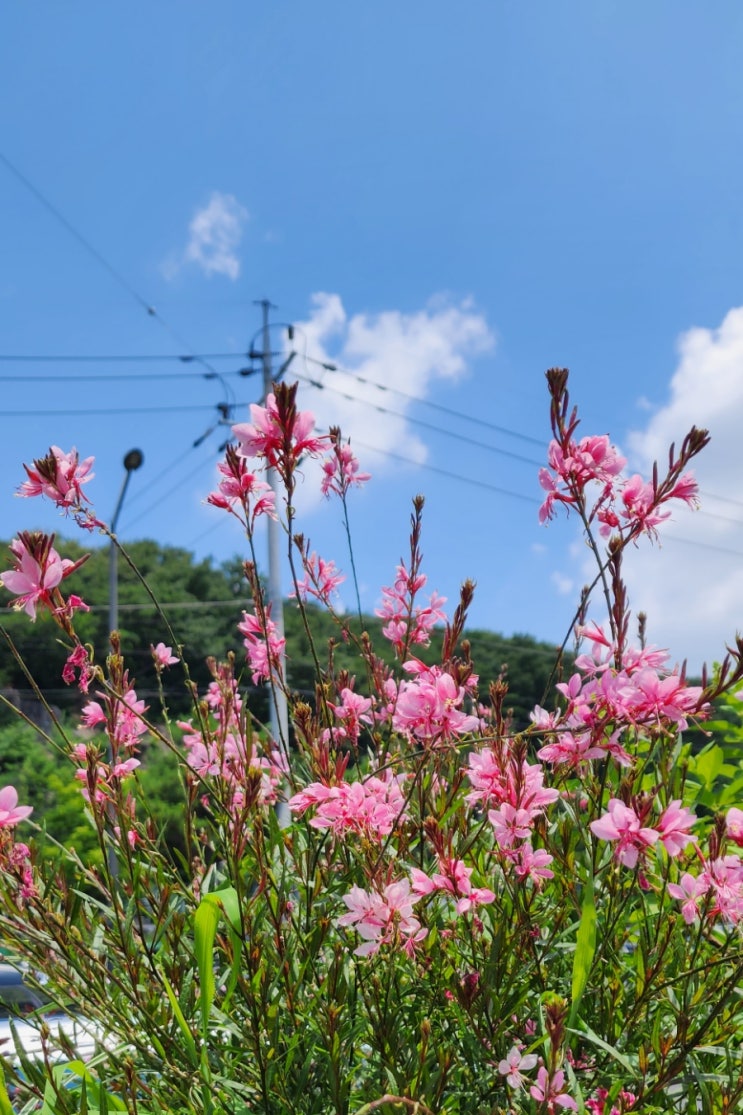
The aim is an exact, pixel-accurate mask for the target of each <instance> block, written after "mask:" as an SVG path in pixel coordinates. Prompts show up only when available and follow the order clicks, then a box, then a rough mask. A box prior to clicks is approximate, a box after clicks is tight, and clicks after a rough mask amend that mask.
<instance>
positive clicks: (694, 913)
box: [668, 871, 709, 925]
mask: <svg viewBox="0 0 743 1115" xmlns="http://www.w3.org/2000/svg"><path fill="white" fill-rule="evenodd" d="M708 890H709V880H708V879H706V878H704V876H699V877H698V878H695V877H694V875H690V874H689V873H688V871H685V872H684V874H683V875H682V876H681V879H680V881H679V882H678V883H669V884H668V893H669V894H670V896H671V898H676V899H678V900H679V902H681V913H682V915H683V918H684V921H685V922H686V924H687V925H691V924H692V922H694V921H696V920H697V919H698V917H699V902H700V899H702V898H704V896H705V894H706V893H707V891H708Z"/></svg>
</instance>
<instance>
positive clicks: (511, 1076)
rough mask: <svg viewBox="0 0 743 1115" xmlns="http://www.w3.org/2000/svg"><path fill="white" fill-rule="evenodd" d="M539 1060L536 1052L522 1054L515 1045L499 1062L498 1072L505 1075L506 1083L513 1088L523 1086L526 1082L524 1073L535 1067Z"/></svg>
mask: <svg viewBox="0 0 743 1115" xmlns="http://www.w3.org/2000/svg"><path fill="white" fill-rule="evenodd" d="M538 1062H539V1058H538V1057H537V1055H536V1053H526V1054H524V1055H522V1053H521V1050H520V1049H519V1047H518V1046H517V1045H514V1046H512V1047H511V1050H510V1052H509V1054H508V1056H507V1057H506V1058H504V1060H502V1061H499V1062H498V1072H499V1073H501V1075H502V1076H505V1078H506V1083H507V1084H509V1085H510V1086H511V1087H512V1088H522V1087H523V1086H524V1084H525V1083H526V1081H525V1078H524V1076H523V1073H525V1072H529V1071H530V1070H531V1069H533V1068H535V1067H536V1066H537V1064H538Z"/></svg>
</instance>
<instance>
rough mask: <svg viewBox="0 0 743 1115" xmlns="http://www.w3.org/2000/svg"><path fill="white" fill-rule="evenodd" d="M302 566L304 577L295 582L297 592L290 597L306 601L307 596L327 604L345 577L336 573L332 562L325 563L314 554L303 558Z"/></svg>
mask: <svg viewBox="0 0 743 1115" xmlns="http://www.w3.org/2000/svg"><path fill="white" fill-rule="evenodd" d="M303 564H304V577H303V578H302V580H301V581H297V591H296V592H292V593H290V597H299V599H300V600H306V599H307V597H308V596H314V597H315V598H316V599H317V600H320V601H322V603H323V604H328V602H329V600H330V597H331V596H332V594H333V593H334V592H335V590H336V589H337V588H338V585H340V584H342V583H343V582H344V581H345V579H346V578H345V575H344V574H343V573H338V571H337V570H336V567H335V562H334V561H325V560H324V558H321V557H318V555H317V554H316V553H312V554H310V555H309V557H304V556H303Z"/></svg>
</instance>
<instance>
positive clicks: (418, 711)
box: [392, 662, 480, 742]
mask: <svg viewBox="0 0 743 1115" xmlns="http://www.w3.org/2000/svg"><path fill="white" fill-rule="evenodd" d="M405 669H407V670H409V671H415V672H417V673H418V677H417V678H416V679H415V681H403V682H401V683H400V688H399V690H398V697H397V705H396V707H395V711H394V713H393V716H392V726H393V728H394V729H395V731H398V732H402V733H403V734H405V735H409V736H412V737H414V738H416V739H418V740H422V741H426V742H430V741H433V740H437V739H450V738H451V737H452V736H461V735H465V734H466V733H467V732H474V731H475V730H476V729H477V728H478V727H479V725H480V721H479V719H478V717H476V716H472V715H469V714H467V713H465V712H463V711H462V709H461V706H462V703H463V701H464V698H465V690H464V687H463V686H457V684H456V682H455V681H454V679H453V677H452V676H451V674H446V673H443V671H442V670H441V668H440V667H438V666H431V667H430V668H429V667H426V666H423V665H422V664H420V663H418V664H416V663H410V662H406V663H405Z"/></svg>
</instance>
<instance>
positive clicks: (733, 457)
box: [625, 307, 743, 673]
mask: <svg viewBox="0 0 743 1115" xmlns="http://www.w3.org/2000/svg"><path fill="white" fill-rule="evenodd" d="M678 349H679V362H678V366H677V368H676V371H675V372H674V375H673V378H672V380H671V384H670V398H669V401H668V402H667V404H666V405H665V406H663V407H661V408H660V409H658V410H657V411H656V412H655V413H654V414H653V416H652V417H651V418H650V419H649V421H648V423H647V425H646V426H645V428H644V429H642V430H638V431H636V432H634V433H633V434H631V435H630V438H629V451H630V458H631V464H632V465H633V466H634V467H635V468H637V470H638V471H642V472H643V473H644V474H646V475H649V474H650V469H651V468H652V464H653V461H654V460H657V461H658V465H659V469H660V470H662V469H663V468H664V467H665V464H666V462H667V458H668V447H669V446H670V444H671V442H675V443H676V446H677V447H678V446H680V444H681V442H682V440H683V438H684V436H685V434H686V433H687V432H688V431H689V429H690V428H691V427H692V426H694V425H696V426H698V427H704V428H706V429H708V430H709V432H710V435H711V441H710V444H709V445H708V446H707V448H706V449H705V450H704V451H703V452H702V453H701V455H700V456H699V457H697V458H696V461H695V463H694V465H693V466H692V467H693V470H694V472H695V473H696V476H697V479H698V481H699V486H700V489H701V492H702V510H701V511H697V512H691V511H686V510H685V509H684V508H681V509H679V510H678V511H675V512H674V516H673V521H672V522H670V523H668V524H666V525H665V527H663V528H661V531H660V538H661V546H662V548H661V549H659V548H658V547H657V546H656V547H653V548H651V547H649V546H648V545H646V544H645V545H643V546H641V547H640V548H639V550H638V551H636V552H633V553H628V555H627V565H626V571H625V572H626V579H627V583H628V587H629V590H630V596H631V600H632V608H633V612H634V614H635V615H636V614H637V612H638V611H640V610H643V611H645V612H647V614H648V624H649V626H648V639H649V641H650V642H652V643H655V644H658V645H661V646H667V647H669V648H670V649H671V651H672V654H673V656H674V658H676V659H681V658H688V662H689V671H690V672H692V673H694V672H698V671H699V669H700V666H701V663H702V662H703V661H707V662H709V663H710V664H711V662H712V661H714V660H718V661H719V659H720V658H721V657H722V655H723V653H724V646H725V643H730V642H732V641H733V640H734V637H735V634H736V631H740V632H742V633H743V454H742V452H741V449H742V444H743V437H742V431H743V307H739V308H737V309H733V310H731V311H730V312H729V313H728V314H727V316H726V317H725V319H724V321H723V322H722V324H721V325H720V327H719V328H718V329H701V328H695V329H691V330H689V331H688V332H686V333H684V334H683V335H682V336H681V338H680V340H679V345H678ZM664 539H665V541H664Z"/></svg>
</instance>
